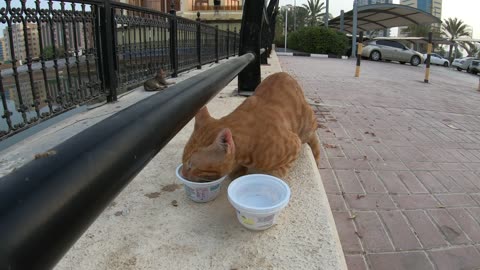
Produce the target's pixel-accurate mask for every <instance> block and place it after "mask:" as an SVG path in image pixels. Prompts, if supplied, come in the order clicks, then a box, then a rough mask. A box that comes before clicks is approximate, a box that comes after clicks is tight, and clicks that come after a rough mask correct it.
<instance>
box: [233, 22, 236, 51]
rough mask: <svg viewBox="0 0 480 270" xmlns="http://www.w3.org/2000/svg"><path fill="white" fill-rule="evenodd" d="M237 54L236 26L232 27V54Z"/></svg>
mask: <svg viewBox="0 0 480 270" xmlns="http://www.w3.org/2000/svg"><path fill="white" fill-rule="evenodd" d="M236 54H237V27H234V28H233V56H235V55H236Z"/></svg>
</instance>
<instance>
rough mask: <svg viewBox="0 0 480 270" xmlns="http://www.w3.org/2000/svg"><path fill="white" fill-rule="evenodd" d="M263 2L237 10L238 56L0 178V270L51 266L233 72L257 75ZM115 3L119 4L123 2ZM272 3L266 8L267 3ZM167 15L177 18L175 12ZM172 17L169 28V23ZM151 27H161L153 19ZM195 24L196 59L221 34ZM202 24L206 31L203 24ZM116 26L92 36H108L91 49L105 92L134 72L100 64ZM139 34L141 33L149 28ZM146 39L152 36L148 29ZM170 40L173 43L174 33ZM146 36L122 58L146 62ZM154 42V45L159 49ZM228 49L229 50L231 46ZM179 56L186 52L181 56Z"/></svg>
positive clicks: (253, 79)
mask: <svg viewBox="0 0 480 270" xmlns="http://www.w3.org/2000/svg"><path fill="white" fill-rule="evenodd" d="M98 1H99V2H100V0H98ZM264 1H265V0H245V5H244V12H245V16H243V18H242V28H241V29H242V30H241V34H240V35H241V39H240V43H238V44H239V45H240V46H239V47H240V49H239V51H240V52H241V54H242V55H241V56H240V57H237V58H235V59H231V60H229V61H227V62H225V63H222V64H221V65H219V66H217V67H214V68H211V69H209V70H207V71H205V72H201V73H199V74H197V75H195V76H192V77H190V78H188V79H186V80H183V81H181V82H179V83H178V84H175V85H173V86H172V87H169V88H168V89H166V90H165V91H162V92H160V93H157V94H155V95H152V96H151V97H150V98H148V99H144V100H142V101H140V102H138V103H136V104H134V105H132V106H130V107H129V108H127V109H125V110H122V111H120V112H118V113H117V114H115V115H113V116H110V117H109V118H107V119H105V120H103V121H101V122H99V123H97V124H96V125H93V126H91V127H90V128H87V129H86V130H84V131H82V132H80V133H78V134H76V135H74V136H73V137H71V138H70V139H68V140H66V141H65V142H63V143H61V144H59V145H57V146H55V147H53V148H52V149H50V151H48V152H47V153H51V154H47V155H45V156H43V155H42V157H41V158H38V159H34V160H32V161H30V162H28V163H27V164H25V165H24V166H21V167H20V168H17V169H16V170H14V171H13V172H11V173H10V174H8V175H6V176H4V177H2V178H1V179H0V239H1V244H0V269H11V270H15V269H51V268H53V267H54V266H55V264H56V263H57V262H58V261H59V260H60V258H61V257H62V256H63V255H64V254H65V253H66V251H67V250H68V249H69V248H70V247H71V246H72V245H73V244H74V243H75V241H76V240H77V239H78V238H79V237H80V236H81V235H82V234H83V233H84V232H85V230H86V229H87V228H88V226H89V225H90V224H91V223H92V222H93V221H94V220H95V219H96V217H97V216H98V215H99V214H100V213H101V212H102V211H103V210H104V209H105V208H106V207H107V206H108V205H109V203H110V202H111V201H112V200H113V199H114V198H115V196H116V195H117V194H119V193H120V191H121V190H122V189H123V188H124V187H125V186H126V185H127V184H128V183H129V182H130V181H131V180H132V179H133V178H134V177H135V176H136V175H137V174H138V173H139V172H140V171H141V170H142V169H143V168H144V167H145V166H146V164H148V162H149V161H150V160H151V159H152V158H153V157H154V156H155V155H156V154H157V153H158V151H160V150H161V149H162V148H163V147H164V146H165V145H166V144H167V143H168V142H169V141H170V140H171V139H172V138H173V137H174V136H175V135H176V134H177V132H179V131H180V130H181V129H182V128H183V127H184V126H185V125H186V124H187V123H188V122H189V121H190V120H191V119H192V118H193V117H194V115H195V114H196V113H197V112H198V110H199V109H200V108H201V107H203V106H205V104H207V102H208V101H209V100H211V99H212V98H213V97H214V96H215V95H216V94H218V93H219V92H220V91H221V90H222V89H223V88H224V87H225V86H226V85H227V84H228V83H229V82H230V81H231V80H233V79H234V78H235V77H236V76H237V75H238V89H239V92H240V93H241V91H243V92H245V93H247V92H248V94H249V95H251V94H252V93H253V91H254V89H255V88H256V87H257V85H258V83H259V82H260V79H261V76H260V59H259V58H260V55H261V54H262V53H265V52H268V48H267V50H265V49H261V48H260V44H262V42H261V39H262V38H267V39H269V40H270V41H269V42H270V43H271V42H272V40H273V35H264V36H263V37H261V30H262V27H266V26H267V25H268V24H267V23H266V22H265V20H269V21H270V22H272V18H274V14H275V13H267V14H266V16H265V15H264V16H262V12H263V11H262V9H264V8H265V7H264ZM271 1H273V3H272V4H271V6H273V7H275V6H276V5H278V2H279V1H278V0H271ZM99 5H100V3H99ZM104 5H105V6H104V9H103V10H102V9H101V8H100V10H99V11H98V10H97V9H96V10H97V11H95V12H96V13H93V14H98V15H99V16H100V18H102V21H101V22H102V23H103V24H100V25H99V26H95V27H99V28H100V29H105V28H106V29H110V28H109V27H108V24H109V23H108V22H109V21H110V19H112V20H111V22H112V24H113V14H112V13H111V11H112V8H111V6H110V5H109V2H108V1H106V2H104ZM269 6H270V5H269ZM121 8H123V9H125V7H124V6H122V7H121ZM274 10H275V9H270V11H271V12H274ZM141 12H146V11H141ZM109 13H110V14H109ZM127 14H129V13H127ZM97 18H98V17H97ZM109 18H110V19H109ZM168 18H169V19H171V18H172V17H168ZM262 20H263V22H262ZM172 21H173V22H175V19H172V20H171V21H170V22H172ZM181 23H182V22H181ZM181 23H180V24H181ZM173 26H174V27H176V25H175V24H173ZM136 27H137V26H136ZM157 28H158V29H157V30H159V31H160V32H161V31H162V30H161V29H162V28H161V26H158V27H157ZM179 28H181V27H179ZM199 28H200V30H197V33H196V41H197V46H196V47H197V61H198V64H200V63H203V61H206V62H207V61H215V60H217V59H218V58H219V51H222V50H221V49H220V48H219V46H218V44H219V43H220V42H215V41H216V40H217V41H218V40H219V37H220V36H222V34H221V32H219V31H218V30H216V29H214V30H213V31H212V29H211V28H210V27H207V26H205V25H203V24H197V29H199ZM202 28H203V29H206V31H202V30H203V29H202ZM147 29H148V27H147ZM174 29H175V28H174ZM188 29H191V28H188ZM114 30H115V31H112V32H103V33H105V35H103V36H101V38H100V39H95V43H94V44H100V46H98V45H96V47H97V48H99V47H100V48H102V47H103V46H105V44H107V45H108V44H109V45H108V46H107V48H109V49H111V51H110V54H108V53H107V52H108V51H102V50H98V51H99V52H100V53H98V51H97V54H96V55H95V56H97V57H96V58H95V60H96V62H98V63H99V64H98V65H97V66H98V68H97V74H98V78H99V79H98V80H99V81H101V84H100V85H101V88H100V89H101V90H102V91H104V92H105V93H110V96H112V93H115V92H114V91H115V89H116V85H115V83H116V82H117V80H116V78H117V74H125V75H126V77H125V78H126V79H125V82H128V81H129V80H130V79H129V76H136V75H135V74H134V75H131V74H129V72H130V71H129V70H128V69H126V70H127V71H126V72H118V70H119V69H118V68H115V69H106V68H104V67H103V66H104V64H108V65H112V66H116V65H120V64H119V63H118V62H119V60H118V58H117V57H116V56H117V51H114V50H113V48H116V49H117V50H119V47H118V43H116V42H118V34H117V35H116V39H115V41H114V38H113V37H114V36H115V35H113V34H114V33H118V31H117V29H116V28H115V29H114ZM137 30H138V29H137ZM179 31H183V30H179ZM128 33H130V32H128ZM139 33H140V32H137V33H136V34H137V35H138V34H139ZM142 33H144V32H142ZM173 33H176V31H173ZM187 33H188V31H187ZM132 34H133V33H132ZM147 34H148V32H147ZM156 37H158V34H156ZM228 37H229V38H230V33H229V34H228ZM179 39H180V38H179ZM144 40H149V38H148V35H147V38H145V39H144ZM152 40H155V39H154V38H153V34H152ZM170 40H172V43H173V41H175V36H173V38H172V39H170ZM185 40H188V39H185ZM227 40H228V46H230V45H231V42H230V40H229V39H226V40H225V43H227ZM233 41H234V42H235V39H233ZM198 44H200V45H198ZM235 44H237V43H235ZM152 45H153V47H154V48H155V46H154V45H155V44H150V43H148V45H144V44H142V43H140V45H139V44H136V42H135V44H131V43H130V44H129V45H128V46H130V47H128V48H132V46H133V48H140V49H138V50H139V51H140V53H142V54H141V55H140V54H138V51H137V50H136V51H135V53H136V54H134V53H132V54H131V53H130V51H129V50H128V49H126V51H122V52H126V55H128V57H130V56H131V55H133V57H135V58H137V59H133V58H132V59H131V60H132V63H133V62H134V61H133V60H136V63H137V64H136V66H135V69H132V72H133V71H135V72H137V70H138V69H145V70H147V69H148V61H145V59H143V58H144V57H145V52H144V51H145V48H151V47H152ZM212 45H213V46H212ZM122 46H123V45H122ZM139 46H141V47H139ZM159 47H160V46H159V45H157V49H158V48H159ZM184 47H185V46H184ZM209 47H210V48H215V53H214V54H213V55H214V56H212V53H211V51H210V52H208V54H203V53H202V52H204V49H205V48H209ZM165 48H167V46H166V45H165ZM169 48H170V49H171V48H172V46H170V47H169ZM233 48H234V51H236V47H235V46H233ZM120 50H123V47H120ZM132 50H133V49H132ZM158 50H159V52H160V53H157V58H155V59H154V63H155V64H157V65H158V64H159V63H165V62H161V61H160V60H159V59H161V56H162V55H165V56H167V53H166V52H164V53H163V54H162V53H161V49H158ZM154 51H155V50H154ZM198 52H200V53H198ZM147 55H148V53H147ZM113 56H115V57H113ZM150 56H151V55H150ZM122 57H123V56H122ZM125 57H127V56H125ZM202 57H203V58H202ZM80 59H81V58H80ZM166 59H168V57H164V58H163V61H166ZM186 59H189V60H188V61H193V60H191V58H188V57H187V58H186ZM176 60H177V58H176V54H171V55H170V62H169V68H170V70H175V67H176V62H175V61H176ZM126 61H130V59H128V60H126ZM181 61H183V60H181ZM188 61H187V62H188ZM145 63H147V65H145ZM186 65H187V66H188V64H186ZM146 67H147V68H146ZM157 67H158V66H157ZM177 67H178V66H177ZM115 72H117V73H115ZM106 74H107V75H108V76H105V75H106ZM139 75H141V74H139ZM102 78H103V79H102ZM82 82H83V80H82ZM72 83H74V81H72ZM106 89H110V90H106ZM111 89H114V91H111ZM179 108H181V109H179ZM125 142H128V143H125ZM66 224H68V225H66ZM45 243H48V244H45Z"/></svg>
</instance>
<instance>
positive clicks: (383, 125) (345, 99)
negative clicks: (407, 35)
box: [280, 57, 480, 270]
mask: <svg viewBox="0 0 480 270" xmlns="http://www.w3.org/2000/svg"><path fill="white" fill-rule="evenodd" d="M280 61H281V63H282V68H283V70H284V71H286V72H289V73H290V74H292V75H293V76H294V77H296V78H297V79H298V80H299V81H300V83H301V84H302V85H303V87H304V90H305V93H306V95H307V97H309V98H310V99H311V100H312V101H313V103H312V106H313V108H314V110H315V112H316V114H317V116H318V122H319V123H320V128H319V130H318V134H319V137H320V139H321V141H322V162H321V168H320V174H321V176H322V179H323V181H324V186H325V189H326V191H327V193H328V198H329V201H330V206H331V209H332V211H333V215H334V218H335V222H336V226H337V229H338V232H339V235H340V240H341V242H342V247H343V250H344V252H345V255H346V259H347V264H348V266H349V269H351V270H354V269H375V270H376V269H405V270H407V269H408V270H412V269H415V270H422V269H442V270H443V269H448V270H455V269H480V93H479V92H476V91H474V89H475V85H476V82H477V81H478V77H474V76H471V75H470V74H466V73H460V72H456V71H453V70H448V69H445V68H436V67H434V69H433V70H432V78H431V81H432V83H430V84H428V85H427V84H423V83H422V82H421V81H422V79H423V72H424V70H423V69H422V68H420V67H412V66H409V65H399V64H395V63H373V62H365V61H364V62H362V65H363V68H362V77H361V78H358V79H355V78H353V71H354V62H353V61H349V60H348V61H346V60H343V61H342V60H334V59H311V58H301V57H280Z"/></svg>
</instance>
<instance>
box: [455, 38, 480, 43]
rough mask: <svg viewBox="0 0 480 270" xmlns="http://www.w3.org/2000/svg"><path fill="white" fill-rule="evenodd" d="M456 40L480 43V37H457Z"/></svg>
mask: <svg viewBox="0 0 480 270" xmlns="http://www.w3.org/2000/svg"><path fill="white" fill-rule="evenodd" d="M455 41H458V42H476V43H480V39H479V38H457V39H455Z"/></svg>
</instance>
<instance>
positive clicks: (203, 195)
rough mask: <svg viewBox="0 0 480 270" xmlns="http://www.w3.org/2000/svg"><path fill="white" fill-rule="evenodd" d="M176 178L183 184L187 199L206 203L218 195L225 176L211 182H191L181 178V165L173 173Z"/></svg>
mask: <svg viewBox="0 0 480 270" xmlns="http://www.w3.org/2000/svg"><path fill="white" fill-rule="evenodd" d="M175 173H176V175H177V178H178V179H179V180H180V182H182V183H183V187H184V188H185V193H186V194H187V197H188V198H190V199H191V200H192V201H195V202H208V201H211V200H213V199H215V198H216V197H217V196H218V194H220V189H221V187H222V182H223V180H225V178H226V176H224V177H222V178H220V179H217V180H214V181H211V182H192V181H189V180H188V179H185V178H183V176H182V164H180V165H179V166H178V167H177V169H176V171H175Z"/></svg>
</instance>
